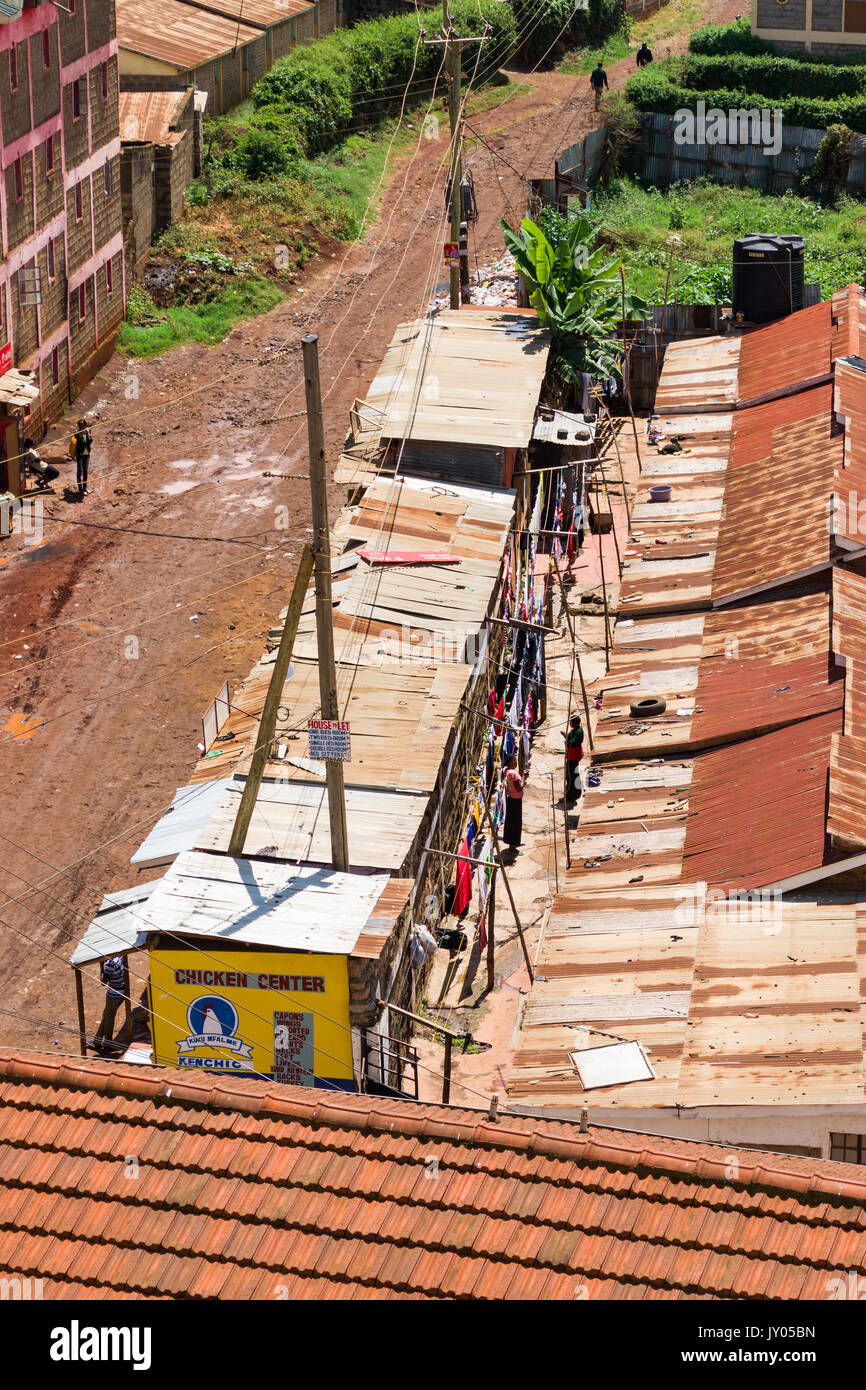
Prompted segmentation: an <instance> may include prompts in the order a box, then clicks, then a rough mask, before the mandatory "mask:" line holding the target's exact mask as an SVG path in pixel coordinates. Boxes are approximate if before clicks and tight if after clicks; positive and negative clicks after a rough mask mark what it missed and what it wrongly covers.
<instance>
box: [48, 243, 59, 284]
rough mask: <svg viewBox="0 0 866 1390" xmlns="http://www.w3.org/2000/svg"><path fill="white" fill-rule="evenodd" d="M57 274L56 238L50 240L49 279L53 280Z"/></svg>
mask: <svg viewBox="0 0 866 1390" xmlns="http://www.w3.org/2000/svg"><path fill="white" fill-rule="evenodd" d="M56 274H57V261H56V259H55V255H54V238H53V237H49V240H48V279H49V280H53V279H54V277H55V276H56Z"/></svg>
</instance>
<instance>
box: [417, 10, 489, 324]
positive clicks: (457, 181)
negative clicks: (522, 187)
mask: <svg viewBox="0 0 866 1390" xmlns="http://www.w3.org/2000/svg"><path fill="white" fill-rule="evenodd" d="M422 33H423V30H422ZM489 34H490V25H489V24H485V26H484V33H483V34H481V35H480V36H479V37H477V38H459V37H458V35H457V32H456V30H455V28H454V25H453V24H452V23H451V13H450V10H449V8H448V0H443V3H442V37H441V39H426V40H425V42H426V43H432V44H439V43H442V44H444V45H445V74H446V77H447V78H448V84H449V85H448V123H449V126H450V129H451V180H450V188H451V233H450V239H451V243H452V245H453V246H457V247H458V248H459V247H460V245H461V234H460V228H461V225H462V224H463V119H462V116H461V114H460V107H461V104H462V99H463V89H462V80H463V79H462V65H461V58H460V53H461V46H462V45H463V44H464V43H483V42H484V40H485V39H486V38H488V37H489ZM466 264H467V270H468V252H467V262H466ZM460 269H461V263H460V258H459V255H458V260H457V263H456V264H455V263H454V262H453V261H452V263H451V265H450V266H449V271H450V274H451V308H452V309H459V308H460V282H461V274H460Z"/></svg>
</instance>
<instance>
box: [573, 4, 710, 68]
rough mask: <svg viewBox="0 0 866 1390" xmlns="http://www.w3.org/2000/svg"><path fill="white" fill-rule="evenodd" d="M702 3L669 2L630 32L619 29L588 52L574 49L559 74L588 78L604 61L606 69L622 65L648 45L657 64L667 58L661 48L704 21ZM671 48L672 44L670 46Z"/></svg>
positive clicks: (638, 21) (629, 28)
mask: <svg viewBox="0 0 866 1390" xmlns="http://www.w3.org/2000/svg"><path fill="white" fill-rule="evenodd" d="M701 8H702V7H701V5H700V3H699V0H670V3H669V4H667V5H663V6H662V8H661V9H660V10H656V12H655V14H653V15H650V16H649V18H648V19H635V20H632V22H631V24H630V25H629V26H628V31H626V30H625V29H619V30H617V32H616V33H615V34H611V35H610V36H609V37H608V38H607V39H605V40H604V41H603V42H602V43H600V44H596V45H595V46H592V45H590V46H589V47H587V48H575V49H572V51H571V52H570V53H566V55H565V57H564V58H563V59H562V61H561V62H560V63H559V64H558V70H559V71H560V72H563V73H565V74H566V75H569V74H572V73H573V74H574V75H575V76H576V77H577V76H580V74H581V73H586V74H589V73H590V72H591V71H592V69H593V68H594V67H595V65H596V63H597V62H598V60H599V58H601V60H602V62H603V63H604V65H605V67H609V66H612V65H613V64H614V63H621V62H622V60H623V59H624V58H628V57H629V56H633V55H634V54H635V53H637V51H638V49H639V48H640V46H641V44H642V43H643V42H644V41H646V42H647V43H648V44H649V46H650V48H651V49H652V50H653V55H654V57H655V58H656V59H657V60H658V59H660V58H661V57H662V56H664V55H663V54H662V53H661V52H658V51H657V50H658V49H659V46H660V45H664V44H665V43H666V41H672V40H674V39H677V38H678V37H679V36H680V35H681V34H684V33H690V32H691V31H692V30H693V29H696V28H697V26H698V25H699V24H700V21H701ZM667 47H670V42H668V43H667Z"/></svg>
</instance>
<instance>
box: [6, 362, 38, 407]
mask: <svg viewBox="0 0 866 1390" xmlns="http://www.w3.org/2000/svg"><path fill="white" fill-rule="evenodd" d="M35 375H36V374H35V372H26V371H19V370H18V368H17V367H10V369H9V371H8V372H4V373H3V375H2V376H0V405H14V406H25V405H32V404H33V402H34V401H35V400H38V399H39V387H38V385H37V384H36V381H35Z"/></svg>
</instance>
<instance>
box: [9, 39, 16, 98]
mask: <svg viewBox="0 0 866 1390" xmlns="http://www.w3.org/2000/svg"><path fill="white" fill-rule="evenodd" d="M9 86H10V88H11V90H12V91H13V92H14V91H16V90H17V87H18V45H17V43H13V45H12V47H11V48H10V50H9Z"/></svg>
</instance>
